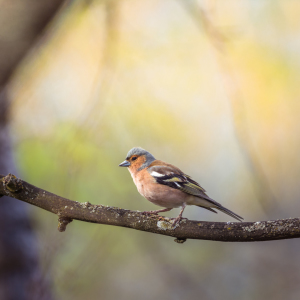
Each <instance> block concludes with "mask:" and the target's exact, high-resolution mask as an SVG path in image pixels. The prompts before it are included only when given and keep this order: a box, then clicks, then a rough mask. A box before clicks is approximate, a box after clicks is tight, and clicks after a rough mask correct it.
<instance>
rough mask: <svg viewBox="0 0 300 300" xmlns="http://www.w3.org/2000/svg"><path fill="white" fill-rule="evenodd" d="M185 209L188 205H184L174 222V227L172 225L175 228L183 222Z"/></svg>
mask: <svg viewBox="0 0 300 300" xmlns="http://www.w3.org/2000/svg"><path fill="white" fill-rule="evenodd" d="M185 207H186V204H185V203H183V204H182V206H181V211H180V213H179V215H178V217H177V218H176V219H175V220H174V222H173V225H172V227H173V228H174V227H176V225H177V224H179V222H180V221H181V219H182V214H183V211H184V209H185Z"/></svg>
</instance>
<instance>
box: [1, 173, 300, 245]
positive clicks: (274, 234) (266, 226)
mask: <svg viewBox="0 0 300 300" xmlns="http://www.w3.org/2000/svg"><path fill="white" fill-rule="evenodd" d="M0 181H1V182H2V184H1V183H0V197H1V196H4V195H6V196H9V197H12V198H16V199H19V200H21V201H24V202H27V203H30V204H32V205H35V206H38V207H40V208H43V209H45V210H47V211H49V212H51V213H54V214H56V215H57V216H58V218H59V225H58V230H59V231H65V229H66V226H67V225H68V224H69V223H70V222H71V221H72V220H79V221H84V222H91V223H98V224H106V225H115V226H121V227H127V228H132V229H136V230H141V231H147V232H152V233H157V234H162V235H167V236H172V237H176V240H175V241H176V242H178V243H182V242H184V241H185V240H186V239H201V240H212V241H223V242H254V241H269V240H280V239H292V238H299V237H300V219H299V218H294V219H292V218H290V219H284V220H275V221H261V222H242V223H239V222H227V223H223V222H203V221H189V220H185V219H184V220H182V221H181V222H180V225H178V226H176V227H175V229H173V228H172V227H171V226H172V222H173V221H172V220H171V219H169V218H165V217H162V216H157V215H154V216H150V217H149V216H145V215H143V214H142V213H141V212H138V211H131V210H126V209H121V208H116V207H110V206H103V205H93V204H91V203H89V202H84V203H80V202H77V201H72V200H69V199H66V198H63V197H60V196H57V195H55V194H52V193H50V192H47V191H45V190H43V189H40V188H38V187H35V186H33V185H31V184H29V183H27V182H25V181H23V180H21V179H18V178H16V177H15V176H14V175H12V174H8V175H7V176H3V175H0ZM0 201H1V199H0Z"/></svg>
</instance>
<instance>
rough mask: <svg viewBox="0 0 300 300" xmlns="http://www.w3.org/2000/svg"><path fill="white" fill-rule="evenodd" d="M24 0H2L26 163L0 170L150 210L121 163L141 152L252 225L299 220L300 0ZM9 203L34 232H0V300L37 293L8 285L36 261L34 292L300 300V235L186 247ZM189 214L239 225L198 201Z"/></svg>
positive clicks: (17, 156)
mask: <svg viewBox="0 0 300 300" xmlns="http://www.w3.org/2000/svg"><path fill="white" fill-rule="evenodd" d="M26 1H27V2H28V0H26ZM26 1H19V2H18V1H17V2H14V4H12V3H11V2H9V1H7V0H2V1H0V5H1V6H2V8H1V11H2V17H1V16H0V23H1V27H0V43H2V44H0V46H1V49H2V52H1V53H0V57H1V56H2V57H1V58H0V67H1V69H2V71H0V72H2V73H3V72H4V71H3V70H8V71H7V72H6V73H5V75H3V78H1V77H0V79H1V80H2V81H1V82H0V86H2V92H1V95H2V96H1V97H2V98H1V101H2V102H1V103H2V104H1V105H2V108H1V107H0V108H1V109H2V110H1V109H0V113H1V112H2V119H1V120H2V121H1V120H0V122H2V123H3V124H4V125H3V126H2V127H3V128H5V130H4V129H3V130H4V131H3V130H2V136H4V137H5V138H3V140H2V145H4V144H5V145H6V146H5V147H6V148H5V149H6V150H7V149H8V150H9V151H10V149H11V148H10V146H11V145H12V149H13V150H12V151H10V152H12V153H13V157H14V164H15V166H16V168H15V167H13V163H11V164H10V165H7V166H6V168H4V167H2V169H1V168H0V171H1V172H0V173H2V174H7V173H9V172H12V173H13V172H15V170H17V171H16V172H17V173H18V175H19V176H20V177H21V178H22V179H24V180H26V181H28V182H30V183H31V184H34V185H36V186H38V187H40V188H43V189H46V190H48V191H50V192H53V193H55V194H58V195H60V196H63V197H66V198H69V199H72V200H76V201H80V202H85V201H89V202H91V203H93V204H103V205H110V206H117V207H121V208H125V209H131V210H140V211H142V210H153V209H157V208H158V207H155V206H154V205H153V204H151V203H150V202H148V201H146V200H145V199H144V198H142V197H141V196H140V195H139V193H138V192H137V190H136V187H135V186H134V184H133V182H132V179H131V176H130V174H129V172H128V171H127V170H126V169H124V168H119V167H118V164H119V163H121V162H122V161H123V160H124V159H125V157H126V154H127V152H128V151H129V150H130V149H131V148H132V147H134V146H141V147H143V148H145V149H146V150H148V151H149V152H151V153H152V154H153V155H154V156H155V157H156V158H159V159H161V160H165V161H167V162H169V163H172V164H174V165H176V166H178V167H179V168H181V169H182V170H183V171H184V172H185V173H187V174H189V175H191V176H192V177H193V179H195V180H196V181H198V182H199V183H200V184H201V185H202V186H203V187H204V188H205V189H206V190H207V193H208V195H209V196H210V197H212V198H213V199H215V200H217V201H218V202H220V203H222V204H223V205H224V206H225V207H227V208H229V209H231V210H233V211H234V212H236V213H237V214H239V215H241V216H243V217H244V218H245V221H259V220H268V219H278V218H281V219H282V218H289V217H298V216H299V213H298V212H299V209H300V204H299V194H300V185H299V178H300V160H299V151H300V139H299V134H300V121H299V115H300V101H299V100H300V90H299V82H300V56H299V53H300V18H299V15H300V3H299V2H298V1H263V0H262V1H251V0H248V1H235V0H232V1H226V2H224V1H196V0H195V1H194V0H178V1H174V0H173V1H171V0H163V1H155V0H143V1H141V0H123V1H118V0H110V1H108V0H107V1H104V0H102V1H101V0H93V1H92V0H90V1H67V2H65V3H62V1H58V0H56V1H54V0H53V1H49V0H48V1H45V3H43V2H40V1H34V2H36V3H34V4H33V3H31V5H30V6H28V4H27V6H26V5H25V4H24V3H26ZM26 26H27V27H26ZM26 28H29V29H28V31H29V32H31V33H30V34H28V35H26V34H25V32H24V31H25V29H26ZM20 49H21V50H22V49H23V50H22V51H21V50H20ZM5 50H6V51H5ZM18 51H20V54H16V55H15V53H16V52H18ZM14 55H15V56H14ZM13 58H15V59H13ZM7 66H8V67H7ZM5 68H6V69H5ZM8 109H9V110H8ZM4 120H5V122H4ZM7 125H9V126H10V127H9V131H8V130H7ZM3 132H5V135H4V133H3ZM10 141H11V142H10ZM0 148H1V146H0ZM3 149H4V146H3ZM3 151H4V150H3ZM8 155H10V154H8ZM6 161H10V162H12V156H9V159H7V160H6ZM0 166H1V164H0ZM9 201H10V202H9V203H11V200H9ZM3 203H4V202H3ZM14 203H15V205H16V208H15V210H16V211H18V210H20V211H22V212H24V211H25V212H26V216H23V217H24V218H25V217H26V218H27V219H26V220H27V221H26V224H27V225H26V226H25V227H26V228H27V229H28V232H30V237H29V233H28V232H27V233H26V234H25V237H23V238H22V239H21V243H19V242H20V239H19V240H18V241H19V242H13V243H12V246H11V244H10V243H7V242H6V241H5V240H3V239H2V241H1V243H2V246H1V247H0V250H1V251H0V257H1V259H0V266H1V263H2V265H5V266H6V269H5V271H4V269H3V268H2V267H1V268H2V271H1V274H0V281H1V280H2V279H3V280H4V279H5V280H8V278H9V276H7V274H11V273H12V270H14V271H15V273H14V275H13V276H12V278H13V280H12V281H11V282H10V283H9V285H5V284H3V283H2V282H0V299H35V298H34V297H33V296H32V295H31V296H30V297H28V298H26V296H24V295H25V294H22V295H21V296H22V297H23V298H22V297H21V296H20V295H19V296H16V297H15V298H14V296H11V298H10V297H8V296H7V295H8V294H9V293H10V292H11V291H9V290H8V291H7V290H6V291H5V293H8V294H5V293H4V292H3V290H5V288H4V286H6V287H7V286H9V287H10V289H14V287H15V286H17V283H16V278H17V277H18V275H16V274H20V273H22V274H25V276H24V277H26V280H27V279H28V278H29V277H28V275H27V274H28V272H31V270H32V268H34V270H35V271H34V272H33V273H34V274H33V275H32V276H31V277H32V278H33V279H32V281H31V283H30V284H31V289H30V291H31V292H32V293H34V294H35V297H36V299H64V300H69V299H74V300H77V299H78V300H79V299H83V298H86V299H92V300H93V299H119V298H120V299H145V300H147V299H158V298H159V299H183V298H184V299H199V298H201V299H203V300H206V299H207V300H213V299H223V300H227V299H228V300H229V299H241V300H248V299H254V298H255V299H268V298H271V299H275V300H276V299H283V298H284V299H299V298H300V288H299V280H300V257H299V248H298V247H299V246H300V244H299V243H300V241H299V240H297V239H295V240H283V241H273V242H257V243H255V242H254V243H221V242H212V241H201V240H195V241H193V240H188V241H187V242H186V243H184V244H182V245H179V244H176V243H174V241H173V238H169V237H164V236H159V235H155V234H150V233H145V232H138V231H134V230H130V229H125V228H118V227H112V226H104V225H95V224H88V223H83V222H78V221H74V222H73V223H72V224H71V225H69V226H68V228H67V231H66V232H65V233H59V232H58V231H57V229H56V227H57V217H56V216H55V215H53V214H50V213H48V212H44V211H42V210H41V209H38V208H35V207H29V205H27V204H20V205H23V206H22V207H21V209H20V208H18V205H19V203H20V202H19V201H15V202H14ZM178 212H179V210H178V211H177V210H173V211H171V212H168V213H165V215H167V216H169V217H176V216H177V214H178ZM184 216H185V217H188V218H189V219H194V220H205V221H233V219H231V218H230V217H228V216H227V215H224V214H222V213H219V214H218V215H215V214H212V213H210V212H208V211H205V210H203V209H201V208H198V207H187V208H186V210H185V213H184ZM8 220H9V221H10V220H11V217H8ZM3 222H4V221H3V220H2V221H1V222H0V223H1V224H3ZM16 223H17V224H19V223H20V222H18V220H17V221H16ZM4 224H6V223H4ZM22 224H23V223H22ZM22 224H21V225H22ZM19 225H20V224H19ZM5 226H7V225H5ZM21 227H22V228H23V229H24V226H23V225H22V226H21ZM16 230H17V229H16ZM12 237H15V238H16V239H17V237H18V234H17V233H16V234H14V233H13V234H11V235H10V238H11V239H12ZM0 238H1V237H0ZM3 238H5V237H3ZM10 247H12V248H13V247H15V248H14V249H17V250H16V252H13V250H12V248H10ZM20 248H21V250H20ZM27 248H28V249H30V250H29V251H28V253H30V254H29V256H30V255H31V258H30V259H31V260H32V261H33V263H30V264H29V265H28V261H30V259H29V260H28V258H26V259H25V260H26V261H27V264H23V263H22V262H20V266H21V268H23V267H24V265H26V266H25V268H23V269H22V270H21V271H20V270H19V269H17V268H16V266H15V265H14V263H12V264H8V263H7V261H9V260H7V257H6V256H5V255H4V254H3V253H8V254H9V253H17V254H16V255H15V257H19V252H18V251H22V250H23V249H25V250H26V249H27ZM5 251H6V252H5ZM8 254H7V255H8ZM5 257H6V258H5ZM12 261H14V262H15V260H13V259H12ZM37 274H38V275H37ZM31 277H30V278H31ZM1 278H2V279H1ZM14 280H15V281H14ZM24 284H25V285H26V284H27V283H24ZM20 286H22V284H21V285H20ZM1 288H2V291H1ZM21 290H22V289H21ZM1 295H2V298H1ZM3 295H6V296H3ZM20 297H21V298H20Z"/></svg>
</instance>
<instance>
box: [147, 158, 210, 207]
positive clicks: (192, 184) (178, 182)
mask: <svg viewBox="0 0 300 300" xmlns="http://www.w3.org/2000/svg"><path fill="white" fill-rule="evenodd" d="M148 172H149V174H150V175H151V176H152V177H153V178H154V179H155V180H156V182H157V183H159V184H164V185H167V186H169V187H171V188H174V189H178V190H181V191H182V192H185V193H187V194H190V195H194V196H197V197H200V198H203V199H206V200H209V201H212V202H215V201H214V200H213V199H211V198H209V197H208V196H207V195H206V193H205V190H204V188H202V187H201V186H200V184H199V183H197V182H196V181H194V180H193V179H191V177H190V176H188V175H186V174H184V173H183V172H182V171H181V170H180V169H178V168H176V167H175V166H172V165H170V164H166V163H162V162H161V163H160V161H156V162H154V163H152V164H151V165H150V166H149V168H148Z"/></svg>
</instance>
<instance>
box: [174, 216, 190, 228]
mask: <svg viewBox="0 0 300 300" xmlns="http://www.w3.org/2000/svg"><path fill="white" fill-rule="evenodd" d="M181 220H188V218H183V217H181V216H178V217H177V218H175V219H174V221H173V224H172V228H175V227H176V226H177V225H178V224H179V223H180V221H181Z"/></svg>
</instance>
